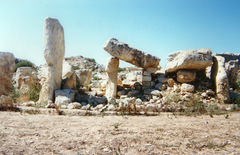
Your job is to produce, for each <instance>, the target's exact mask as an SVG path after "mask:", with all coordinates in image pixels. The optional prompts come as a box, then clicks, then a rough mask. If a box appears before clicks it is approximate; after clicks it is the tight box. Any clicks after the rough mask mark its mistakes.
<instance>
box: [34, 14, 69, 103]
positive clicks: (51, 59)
mask: <svg viewBox="0 0 240 155" xmlns="http://www.w3.org/2000/svg"><path fill="white" fill-rule="evenodd" d="M43 42H44V57H45V59H46V62H47V65H48V66H47V68H48V69H47V72H48V73H47V77H46V79H45V78H42V79H41V82H40V83H41V84H42V89H41V92H40V97H39V101H38V102H40V103H43V102H47V101H48V100H52V101H54V91H55V90H56V89H60V88H61V82H62V63H63V57H64V54H65V43H64V31H63V27H62V25H61V24H60V23H59V21H58V20H57V19H55V18H50V17H47V18H45V20H44V24H43Z"/></svg>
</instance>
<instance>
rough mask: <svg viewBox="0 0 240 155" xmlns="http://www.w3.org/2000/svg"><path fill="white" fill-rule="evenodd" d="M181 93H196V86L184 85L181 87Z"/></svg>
mask: <svg viewBox="0 0 240 155" xmlns="http://www.w3.org/2000/svg"><path fill="white" fill-rule="evenodd" d="M181 91H182V92H193V91H194V85H191V84H187V83H183V84H182V85H181Z"/></svg>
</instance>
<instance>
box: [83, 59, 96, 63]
mask: <svg viewBox="0 0 240 155" xmlns="http://www.w3.org/2000/svg"><path fill="white" fill-rule="evenodd" d="M85 59H86V60H87V61H88V62H91V63H94V64H96V61H95V59H91V58H85Z"/></svg>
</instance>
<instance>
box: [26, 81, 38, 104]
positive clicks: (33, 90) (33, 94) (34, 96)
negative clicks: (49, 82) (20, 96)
mask: <svg viewBox="0 0 240 155" xmlns="http://www.w3.org/2000/svg"><path fill="white" fill-rule="evenodd" d="M28 95H29V100H31V101H34V102H37V101H38V99H39V95H40V86H39V85H38V84H35V83H31V87H30V91H29V93H28Z"/></svg>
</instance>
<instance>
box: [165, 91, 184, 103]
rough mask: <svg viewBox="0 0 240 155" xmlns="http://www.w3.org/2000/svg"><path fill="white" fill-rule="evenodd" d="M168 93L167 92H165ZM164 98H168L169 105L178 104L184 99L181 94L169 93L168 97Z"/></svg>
mask: <svg viewBox="0 0 240 155" xmlns="http://www.w3.org/2000/svg"><path fill="white" fill-rule="evenodd" d="M165 93H167V92H165ZM163 96H166V101H167V103H171V102H176V103H177V102H178V101H181V100H182V97H181V95H180V94H179V93H176V92H174V93H168V94H166V95H163Z"/></svg>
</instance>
